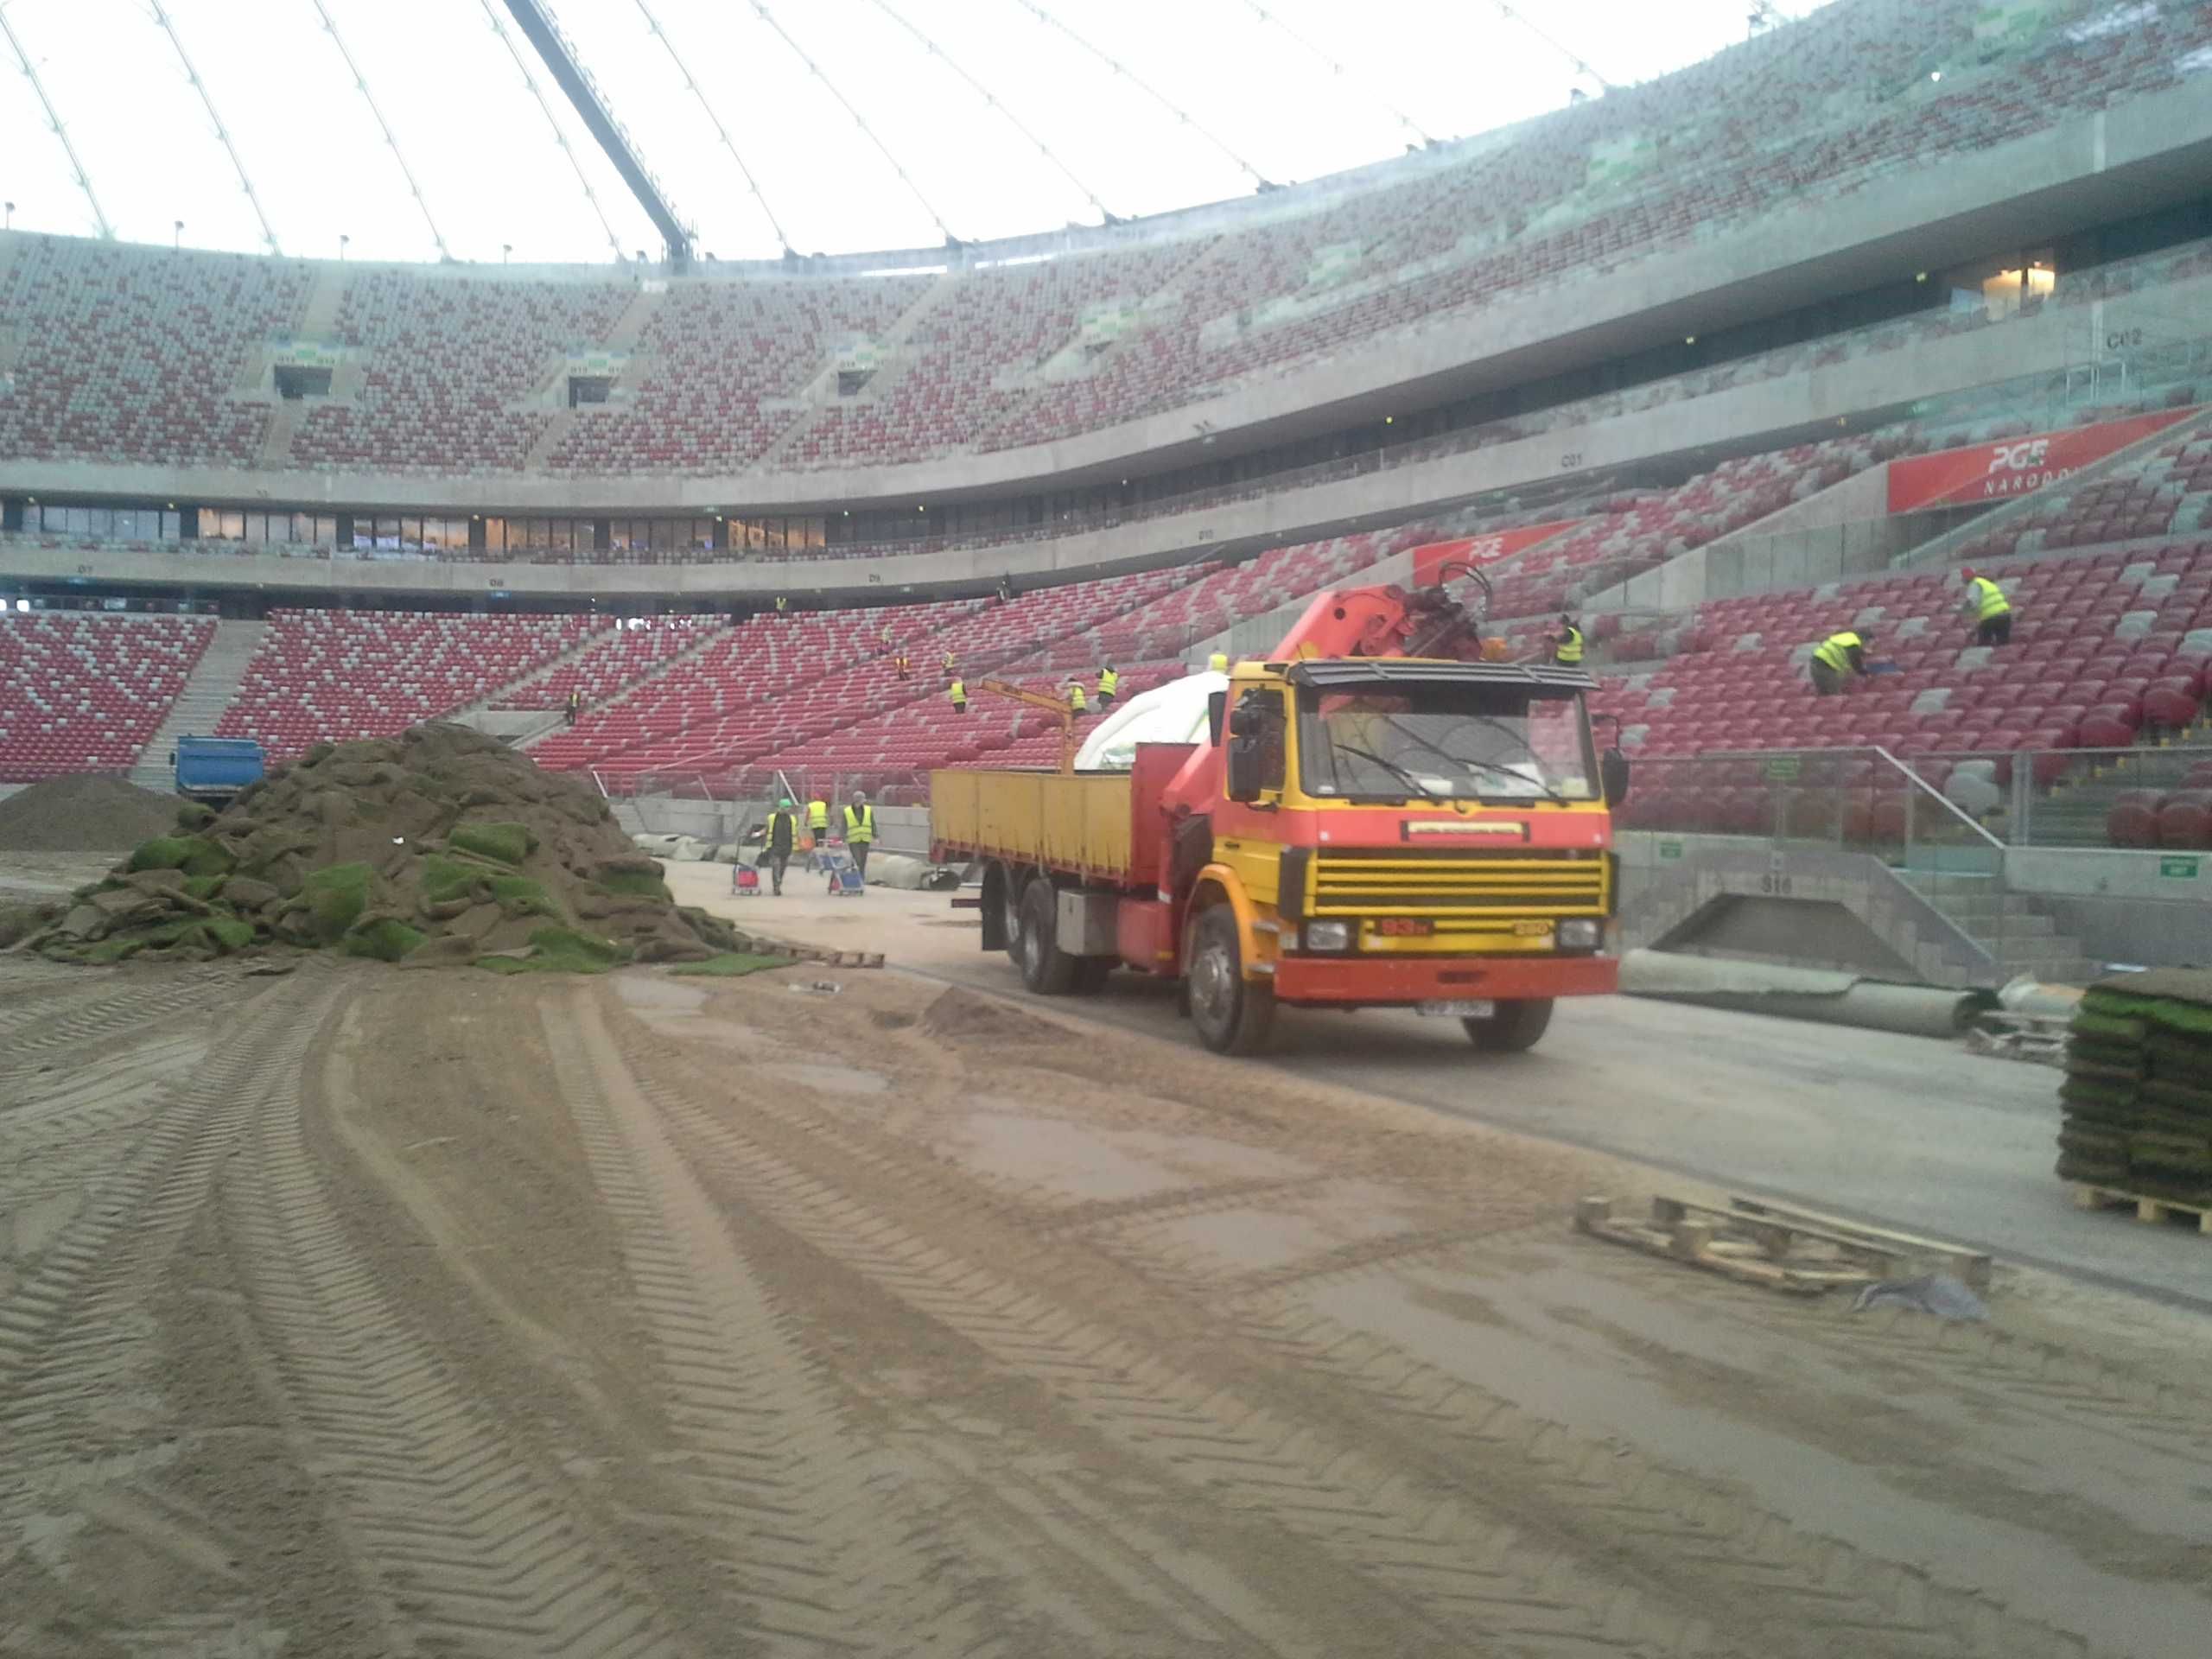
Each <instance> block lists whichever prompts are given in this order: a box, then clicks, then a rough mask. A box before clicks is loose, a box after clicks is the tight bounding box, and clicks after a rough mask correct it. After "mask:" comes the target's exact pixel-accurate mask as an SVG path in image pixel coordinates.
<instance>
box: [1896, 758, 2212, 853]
mask: <svg viewBox="0 0 2212 1659" xmlns="http://www.w3.org/2000/svg"><path fill="white" fill-rule="evenodd" d="M1910 764H1911V765H1912V766H1914V767H1915V768H1916V770H1918V771H1919V772H1921V773H1922V774H1923V776H1925V777H1927V778H1929V779H1930V780H1931V781H1936V782H1940V784H1941V786H1942V791H1943V793H1944V796H1945V798H1947V799H1948V800H1949V801H1950V802H1951V803H1952V804H1954V805H1955V806H1957V807H1958V808H1959V809H1960V810H1962V811H1965V812H1967V814H1969V815H1970V816H1972V817H1974V819H1975V821H1976V822H1978V823H1980V824H1982V825H1983V826H1984V827H1985V828H1986V829H1988V830H1989V831H1990V832H1991V833H1992V834H1993V835H1994V836H1997V837H1998V838H1999V839H2000V840H2002V841H2003V842H2005V843H2006V844H2007V845H2009V846H2013V847H2044V848H2055V847H2072V848H2117V849H2127V850H2134V851H2141V852H2164V853H2172V854H2177V855H2180V854H2191V853H2212V837H2208V836H2206V835H2205V834H2204V833H2203V824H2202V823H2201V822H2200V820H2199V819H2198V817H2196V811H2203V812H2205V813H2207V814H2208V815H2212V743H2189V742H2182V743H2177V744H2174V745H2171V746H2170V747H2169V746H2160V745H2150V744H2138V745H2134V746H2133V747H2127V748H2070V749H2001V750H1998V749H1977V750H1959V751H1952V752H1946V753H1926V754H1917V755H1914V756H1912V757H1911V760H1910ZM2170 805H2171V806H2174V807H2176V808H2177V809H2180V810H2176V811H2175V812H2173V813H2171V814H2169V813H2167V812H2166V811H2165V808H2167V807H2168V806H2170ZM2190 809H2196V810H2194V811H2193V810H2190Z"/></svg>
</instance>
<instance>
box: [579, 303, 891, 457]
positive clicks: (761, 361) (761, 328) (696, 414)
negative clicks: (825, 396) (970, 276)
mask: <svg viewBox="0 0 2212 1659" xmlns="http://www.w3.org/2000/svg"><path fill="white" fill-rule="evenodd" d="M928 288H929V282H928V279H926V278H923V277H880V278H877V279H874V280H872V281H856V280H845V281H836V280H829V281H821V282H790V281H785V282H748V283H681V284H678V285H677V286H675V287H674V288H672V289H671V290H670V292H669V294H668V296H667V298H666V300H665V301H664V302H663V303H662V304H661V306H660V307H659V308H658V310H657V311H656V312H655V314H654V315H653V318H652V321H650V322H649V323H647V324H646V326H645V330H644V332H643V334H641V335H640V336H639V340H638V346H637V356H636V362H637V364H638V365H639V367H638V369H637V370H636V372H635V373H634V375H632V376H628V377H626V381H625V384H626V386H630V385H634V389H633V390H632V391H631V393H630V398H629V402H628V405H627V406H626V407H623V408H619V409H594V410H585V411H583V412H582V413H581V414H580V415H579V416H578V420H577V423H576V425H575V427H574V428H573V429H571V430H570V431H569V433H568V434H567V435H565V436H564V437H563V439H562V440H561V442H559V443H558V444H557V445H556V447H555V448H554V450H553V453H552V454H551V455H550V457H549V458H548V460H547V462H546V465H547V466H548V467H550V468H551V469H552V470H553V471H555V472H566V473H578V472H581V473H612V474H626V473H657V472H664V473H714V472H736V471H740V470H741V469H743V468H745V467H749V466H751V465H752V464H753V462H754V461H758V460H759V459H760V456H761V454H763V453H764V452H765V451H766V449H767V448H768V447H769V446H770V445H771V444H772V443H773V442H775V441H776V438H777V435H779V433H781V432H782V431H783V430H784V429H785V428H787V427H789V426H791V424H792V423H794V422H795V421H798V420H799V419H801V418H802V417H803V416H804V414H805V413H808V412H810V411H809V410H793V409H791V407H789V406H788V405H786V406H785V407H784V408H782V409H780V410H779V409H777V408H774V407H772V404H773V402H774V400H776V399H779V398H780V399H785V400H788V399H791V398H794V397H798V396H799V395H800V394H801V393H803V392H804V391H806V390H807V388H808V387H809V385H810V384H811V383H813V382H814V381H815V380H816V379H817V378H820V377H821V376H822V375H823V373H824V372H825V371H829V370H832V369H833V368H834V365H835V361H836V358H837V354H838V353H839V352H840V351H841V350H842V349H844V348H846V347H848V346H850V345H852V344H853V343H854V342H856V341H857V342H866V343H868V344H869V345H870V346H872V345H873V342H874V340H875V339H876V338H877V337H878V336H880V335H881V334H884V333H885V332H886V331H887V330H888V329H889V328H890V327H892V325H893V323H895V322H896V321H898V319H899V315H901V314H902V313H903V312H904V311H906V308H908V307H909V306H912V304H914V303H915V302H917V301H918V300H919V299H920V298H921V296H922V295H923V294H924V293H925V291H926V290H927V289H928ZM855 360H860V359H858V358H857V357H855Z"/></svg>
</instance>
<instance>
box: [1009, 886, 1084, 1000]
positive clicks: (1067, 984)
mask: <svg viewBox="0 0 2212 1659" xmlns="http://www.w3.org/2000/svg"><path fill="white" fill-rule="evenodd" d="M1059 924H1060V917H1059V895H1058V893H1056V892H1055V891H1054V890H1053V887H1052V882H1050V881H1049V880H1046V879H1045V878H1044V877H1043V876H1039V877H1038V878H1037V879H1036V880H1033V881H1032V882H1030V884H1029V885H1028V886H1027V887H1024V888H1023V889H1022V891H1021V904H1020V931H1017V932H1016V933H1015V934H1014V961H1015V963H1016V964H1017V965H1019V966H1020V969H1021V982H1022V983H1023V984H1025V985H1027V987H1028V988H1030V989H1031V990H1033V991H1034V992H1036V993H1037V995H1039V996H1065V995H1067V994H1068V993H1069V992H1070V991H1071V990H1073V989H1074V988H1075V982H1076V976H1077V974H1078V973H1079V972H1080V971H1081V970H1082V968H1083V958H1082V957H1071V956H1070V955H1069V954H1068V953H1067V952H1066V951H1065V950H1061V949H1060V944H1059V937H1060V925H1059Z"/></svg>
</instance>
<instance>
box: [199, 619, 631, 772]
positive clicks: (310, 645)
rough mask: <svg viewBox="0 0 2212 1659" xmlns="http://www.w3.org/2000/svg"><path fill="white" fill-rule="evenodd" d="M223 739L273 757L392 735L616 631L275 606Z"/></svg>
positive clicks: (226, 718) (221, 727) (222, 725)
mask: <svg viewBox="0 0 2212 1659" xmlns="http://www.w3.org/2000/svg"><path fill="white" fill-rule="evenodd" d="M269 621H270V627H269V632H268V633H267V634H266V635H265V636H264V638H263V639H262V642H261V647H260V649H259V650H258V651H257V652H256V653H255V654H254V658H253V660H252V661H251V663H250V664H248V665H247V667H246V671H245V677H244V679H243V680H241V681H240V683H239V685H238V697H237V699H236V700H235V701H234V702H232V704H231V706H230V707H229V708H228V709H226V710H225V711H224V713H223V718H222V719H221V721H219V722H218V724H217V726H216V731H215V734H216V735H217V736H219V737H251V738H257V739H258V740H260V742H261V745H262V747H263V748H264V749H265V750H266V751H267V752H268V753H269V755H270V759H271V760H279V761H282V760H291V759H293V758H294V757H295V756H296V755H297V754H299V753H300V752H301V751H302V750H303V749H305V748H307V747H308V746H310V745H311V744H315V743H318V742H322V741H345V740H346V739H348V738H355V737H385V736H389V735H390V734H392V733H394V732H398V731H404V730H405V729H406V728H408V727H410V726H411V725H414V724H415V723H416V721H423V720H429V719H431V718H434V717H435V716H438V715H449V714H452V713H453V712H454V711H455V710H456V709H461V708H462V707H463V706H464V705H466V704H467V703H469V702H474V701H476V700H477V699H479V698H482V697H486V696H491V695H492V694H493V693H494V692H497V691H499V690H502V689H503V688H505V687H507V686H510V685H512V684H513V683H514V682H515V681H517V680H518V679H521V678H523V677H525V676H527V675H531V674H532V673H534V672H536V671H538V670H540V669H543V668H544V667H546V666H547V665H548V664H550V662H551V661H552V660H553V659H554V658H557V657H559V656H561V655H562V654H563V653H564V652H568V651H569V650H572V649H573V648H575V646H577V645H581V644H583V643H584V642H585V641H587V640H588V639H590V637H591V636H592V635H594V633H597V632H600V631H601V630H603V629H605V628H606V627H607V626H609V625H608V624H607V622H605V621H603V620H601V619H599V618H596V617H585V616H453V615H441V614H434V613H428V612H420V611H334V610H333V611H306V610H278V611H271V612H270V614H269Z"/></svg>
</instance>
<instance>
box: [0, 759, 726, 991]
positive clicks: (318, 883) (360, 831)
mask: <svg viewBox="0 0 2212 1659" xmlns="http://www.w3.org/2000/svg"><path fill="white" fill-rule="evenodd" d="M661 874H662V873H661V867H660V866H659V865H658V863H656V862H654V861H652V859H650V858H645V857H643V856H641V855H639V854H638V853H637V852H636V851H635V850H634V849H632V847H631V845H630V842H629V838H628V837H627V836H625V835H624V834H623V833H622V830H621V829H620V827H619V826H618V825H617V824H616V823H615V822H614V816H613V812H612V811H611V810H609V808H608V807H607V803H606V802H605V801H604V800H603V799H601V797H600V796H599V794H598V792H597V791H594V789H593V788H592V787H591V786H590V785H588V783H585V782H582V781H579V780H578V779H575V778H572V777H569V776H566V775H563V774H560V773H555V772H541V771H539V770H538V768H537V766H536V765H535V764H534V763H533V762H532V761H531V760H530V758H529V757H528V756H527V755H524V754H521V753H517V752H516V751H515V750H512V749H511V748H508V747H506V746H505V745H504V744H502V743H499V742H497V741H494V740H493V739H491V738H488V737H486V736H484V735H483V734H481V733H479V732H474V731H471V730H469V729H467V728H465V727H461V726H448V725H429V726H418V727H416V728H413V729H412V730H410V731H408V732H406V733H404V734H402V735H401V736H399V737H397V738H380V739H372V740H368V741H361V742H354V743H340V744H335V745H334V744H328V743H323V744H318V745H316V746H315V747H313V748H311V749H309V750H308V752H307V753H305V754H304V755H302V757H301V758H300V760H299V762H298V764H297V765H296V766H290V767H289V768H287V769H285V770H283V771H282V772H277V773H275V774H273V775H272V776H270V778H268V779H264V781H263V782H261V783H259V784H257V785H254V786H253V787H251V788H250V789H248V790H247V791H245V793H244V794H242V795H240V796H239V797H238V799H237V800H236V801H235V802H233V803H232V804H231V806H230V807H229V808H228V809H227V810H225V811H224V812H223V813H221V814H220V815H219V816H218V815H217V814H215V813H213V812H212V811H210V810H208V809H207V808H206V807H204V806H196V805H194V804H186V805H185V806H184V807H183V808H182V809H181V810H180V811H179V812H178V814H177V823H176V826H175V829H173V830H172V831H171V832H170V833H169V834H167V835H162V836H156V837H155V838H154V839H152V840H150V841H147V842H142V843H141V844H140V845H139V847H138V848H137V850H136V851H135V852H133V853H132V854H131V855H130V857H129V858H127V859H125V860H124V861H123V862H122V863H120V864H118V865H117V866H116V868H115V869H114V870H113V871H112V872H111V874H109V875H108V877H107V878H106V879H105V880H103V881H100V882H98V883H95V884H93V885H92V886H91V887H83V888H79V890H78V892H77V893H75V894H74V895H73V898H72V899H71V901H70V902H69V903H67V904H66V905H61V906H46V907H44V908H43V909H41V910H40V911H36V912H21V911H18V912H9V913H8V914H7V915H5V916H0V945H5V944H11V943H15V942H16V941H18V940H20V942H21V948H22V949H25V950H34V951H35V952H37V954H39V955H41V956H43V957H48V958H50V959H52V960H54V961H58V962H77V963H115V962H122V961H124V960H174V959H179V958H186V959H201V958H206V957H216V956H228V955H232V954H233V953H236V952H240V951H247V950H257V949H264V948H269V947H272V946H293V947H298V948H302V949H315V950H338V951H341V952H343V953H344V954H346V955H348V956H356V957H377V958H379V959H381V960H384V961H386V962H400V961H405V962H408V963H434V962H457V963H467V962H475V963H481V964H482V965H484V966H486V967H488V968H493V969H498V970H499V971H501V972H508V973H513V972H528V971H532V970H545V969H555V970H563V971H575V972H596V971H600V970H601V969H606V968H608V967H612V966H613V965H615V964H616V963H624V962H699V961H704V960H707V959H709V958H711V957H715V955H716V954H717V953H718V952H724V951H731V950H738V949H740V948H741V945H742V944H743V943H744V942H743V941H742V940H741V938H739V936H738V935H737V934H736V933H735V932H734V931H733V930H731V929H730V928H729V927H728V926H727V925H725V924H723V923H721V922H719V921H717V920H715V918H712V917H710V916H709V915H708V914H707V913H706V912H704V911H696V910H679V909H678V908H677V906H676V904H675V903H674V901H673V900H672V899H671V897H670V895H669V891H668V888H667V887H666V886H664V884H663V882H662V880H661ZM11 936H12V937H11Z"/></svg>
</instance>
